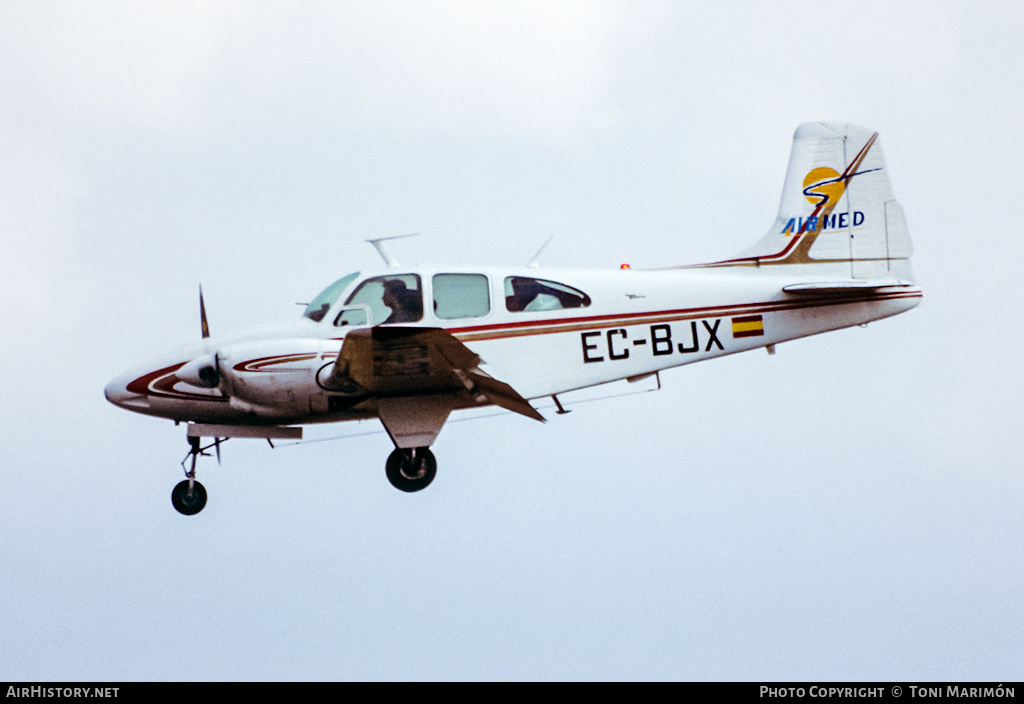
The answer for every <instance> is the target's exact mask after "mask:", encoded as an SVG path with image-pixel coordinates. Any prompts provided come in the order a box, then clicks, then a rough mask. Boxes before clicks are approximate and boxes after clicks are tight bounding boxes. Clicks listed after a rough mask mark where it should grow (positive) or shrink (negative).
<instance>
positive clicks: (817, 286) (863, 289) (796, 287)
mask: <svg viewBox="0 0 1024 704" xmlns="http://www.w3.org/2000/svg"><path fill="white" fill-rule="evenodd" d="M916 288H917V287H916V286H915V285H914V284H910V283H905V282H902V281H858V280H856V279H846V280H841V281H820V282H813V283H802V284H790V285H789V286H783V287H782V290H783V291H785V292H786V293H792V294H794V295H798V296H810V295H819V296H820V295H826V296H856V295H859V294H863V293H869V292H871V291H877V290H879V289H895V290H898V289H916Z"/></svg>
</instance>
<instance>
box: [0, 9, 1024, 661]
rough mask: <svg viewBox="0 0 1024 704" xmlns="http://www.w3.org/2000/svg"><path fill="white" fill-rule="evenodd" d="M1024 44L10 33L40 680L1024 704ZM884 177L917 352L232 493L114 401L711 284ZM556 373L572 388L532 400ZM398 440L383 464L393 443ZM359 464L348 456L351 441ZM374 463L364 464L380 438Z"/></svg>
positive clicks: (585, 29)
mask: <svg viewBox="0 0 1024 704" xmlns="http://www.w3.org/2000/svg"><path fill="white" fill-rule="evenodd" d="M1022 26H1024V9H1022V6H1021V5H1020V4H1019V3H1013V2H978V3H967V4H965V3H954V2H933V1H930V2H904V3H900V4H898V5H897V4H893V3H888V2H870V1H868V2H865V1H863V0H860V1H858V2H842V1H839V2H829V3H820V2H779V3H752V2H751V3H740V2H719V3H713V4H711V3H686V2H568V1H567V2H529V1H524V0H517V2H509V3H504V2H480V1H476V2H433V3H427V2H422V3H421V2H389V3H382V2H345V3H331V2H323V3H316V2H299V3H294V2H292V3H256V2H252V3H247V2H210V1H209V0H202V1H201V2H181V1H180V0H175V2H146V3H129V2H93V3H72V2H12V1H10V0H7V1H4V2H2V3H0V238H2V240H0V241H2V244H3V249H2V254H0V329H2V331H3V342H4V344H3V345H0V366H2V368H3V369H4V370H5V373H4V379H3V382H2V386H0V389H2V390H3V405H2V406H0V414H2V415H0V439H2V440H3V442H2V448H3V449H2V453H3V454H2V456H3V460H2V463H0V471H2V478H3V485H4V491H3V492H0V562H2V564H3V565H4V569H3V570H2V571H0V679H14V680H46V679H52V680H108V679H113V680H136V679H140V680H143V679H156V680H169V679H348V678H354V679H412V678H428V679H432V678H438V679H453V678H471V679H490V678H531V679H534V678H541V679H545V678H551V679H576V678H586V679H618V678H643V679H648V678H668V679H737V680H758V679H782V680H789V679H797V680H818V681H822V680H835V679H867V680H875V679H881V680H887V679H896V680H910V681H914V680H918V681H922V680H936V679H937V680H994V681H1007V680H1010V681H1013V680H1019V679H1020V677H1021V673H1022V665H1024V663H1022V660H1024V658H1022V655H1021V653H1022V652H1024V635H1022V634H1024V599H1022V598H1021V597H1022V591H1021V589H1022V584H1024V562H1022V560H1021V555H1022V554H1024V512H1022V511H1021V506H1022V499H1024V476H1022V472H1021V459H1020V455H1021V440H1020V436H1019V434H1018V433H1019V426H1020V419H1021V398H1022V394H1021V392H1022V380H1021V372H1020V362H1019V360H1020V350H1021V348H1022V343H1024V339H1022V338H1024V332H1022V327H1021V325H1020V324H1019V322H1018V318H1019V311H1018V307H1019V304H1020V303H1021V294H1020V291H1019V279H1020V275H1019V271H1018V269H1019V263H1020V262H1019V257H1020V255H1021V254H1022V251H1024V247H1022V245H1021V240H1020V234H1019V233H1020V215H1019V212H1018V207H1017V201H1018V197H1017V196H1015V195H1014V193H1016V192H1017V188H1018V182H1019V180H1020V175H1019V169H1020V164H1021V163H1022V162H1024V148H1022V147H1024V131H1022V130H1021V129H1020V118H1021V116H1022V112H1024V111H1022V104H1021V98H1020V96H1021V95H1024V90H1022V89H1024V48H1022V44H1021V41H1020V33H1021V28H1022ZM815 119H824V120H841V121H849V122H853V123H857V124H861V125H864V126H867V127H871V128H873V129H876V130H878V131H879V132H880V133H881V136H882V141H883V144H884V148H885V153H886V157H887V162H888V166H889V168H890V173H891V180H892V183H893V187H894V189H895V191H896V194H897V197H898V198H899V199H900V200H901V202H902V203H903V205H904V207H905V209H906V212H907V218H908V222H909V225H910V231H911V235H912V237H913V238H914V243H915V247H916V253H915V257H914V266H915V271H916V274H917V277H918V282H919V283H920V284H921V285H922V286H923V287H924V289H925V293H926V298H925V300H924V303H923V304H922V305H921V306H920V307H918V308H917V309H915V310H913V311H911V312H910V313H908V314H906V315H903V316H899V317H897V318H894V319H889V320H885V321H881V322H878V323H874V324H872V325H870V326H869V327H868V328H867V329H859V328H855V329H853V330H847V331H841V332H837V333H832V334H829V335H825V336H821V337H817V338H812V339H807V340H801V341H796V342H793V343H787V344H785V345H780V346H779V349H778V354H777V355H776V356H774V357H769V356H768V355H766V354H764V353H762V352H757V353H753V352H752V353H748V354H745V355H738V356H735V357H730V358H725V359H722V360H718V361H715V362H711V363H707V364H701V365H696V366H691V367H685V368H682V369H678V370H673V371H670V372H668V373H665V374H663V375H662V382H663V388H662V390H661V391H659V392H657V393H651V394H645V395H639V396H630V397H627V398H622V399H617V400H610V401H603V402H597V403H591V404H586V405H579V406H577V407H575V409H574V411H573V413H571V414H569V415H566V416H552V420H551V421H550V422H549V423H547V424H546V425H543V426H542V425H540V424H537V423H533V422H531V421H529V420H526V419H523V418H520V417H512V416H507V415H506V416H503V417H499V418H490V419H485V420H478V421H473V422H460V423H450V424H449V425H448V426H447V427H446V428H445V429H444V430H443V432H442V433H441V436H440V437H439V439H438V442H437V443H436V445H435V446H434V451H435V453H436V455H437V457H438V461H439V473H438V478H437V480H436V481H435V482H434V484H433V485H432V486H431V487H430V488H429V489H428V490H426V491H424V492H422V493H420V494H415V495H405V494H402V493H400V492H398V491H396V490H394V489H393V488H392V487H391V486H390V484H388V482H387V480H386V478H385V476H384V470H383V464H384V459H385V457H386V456H387V453H388V452H389V451H390V449H391V444H390V441H389V440H388V438H387V436H386V435H384V434H382V433H377V434H370V435H365V436H360V437H356V438H353V439H350V440H343V441H333V442H323V443H314V444H309V445H300V446H296V447H282V448H279V449H277V450H271V449H270V448H269V447H267V445H266V443H262V442H260V441H245V440H235V441H231V442H229V443H228V444H227V445H226V446H225V448H224V462H223V465H222V466H220V467H217V466H216V464H215V462H213V461H206V462H205V463H204V465H202V466H201V467H200V479H202V481H203V482H204V484H205V485H206V487H207V489H208V490H209V492H210V501H209V504H208V506H207V508H206V510H205V511H204V512H203V513H202V514H200V515H199V516H197V517H195V518H191V519H186V518H184V517H182V516H180V515H178V514H177V513H176V512H175V511H174V510H173V509H172V508H171V505H170V491H171V488H172V487H173V485H174V484H175V483H176V482H177V481H179V479H180V478H181V468H180V466H179V464H178V463H179V462H180V460H181V459H182V457H183V456H184V455H185V453H186V451H187V446H186V443H185V437H184V429H183V428H181V427H178V428H175V427H174V426H173V425H172V424H171V423H170V422H167V421H161V420H158V419H153V418H148V417H144V416H139V415H134V414H130V413H127V412H125V411H122V410H120V409H117V408H115V407H114V406H111V405H110V404H108V403H107V402H106V401H105V400H104V398H103V386H104V385H105V384H106V382H107V381H109V380H110V378H112V377H113V376H115V375H116V374H118V373H120V372H122V371H124V370H125V369H126V368H128V367H131V366H133V365H136V364H138V363H141V362H144V361H146V360H147V359H148V358H151V357H153V356H155V355H157V354H159V353H161V352H164V351H167V350H169V349H173V348H174V347H176V346H178V345H180V344H183V343H184V342H187V341H191V340H193V339H196V338H198V336H199V320H198V310H197V308H198V305H197V301H196V291H197V286H198V285H199V283H202V284H203V287H204V291H205V292H206V305H207V310H208V313H209V316H210V324H211V326H212V327H213V329H214V332H215V333H219V332H229V331H234V330H238V329H242V328H245V327H247V326H250V325H254V324H258V323H261V322H266V321H274V320H279V319H282V318H288V317H292V316H297V315H299V313H300V309H299V308H297V307H296V306H295V305H294V303H295V302H296V301H308V300H309V299H310V298H311V297H312V296H313V295H315V293H316V292H317V291H319V290H320V289H321V288H322V287H323V286H325V285H326V284H328V283H330V282H331V281H333V280H334V279H336V278H338V277H340V276H342V275H343V274H346V273H348V272H350V271H355V270H357V269H360V268H364V267H370V266H376V265H377V263H378V261H379V260H378V258H377V255H376V254H375V253H374V252H373V250H372V249H371V248H370V247H369V246H368V245H366V244H364V243H363V240H365V239H367V238H369V237H380V236H387V235H394V234H402V233H407V232H421V233H423V235H422V236H421V237H419V238H415V239H411V240H406V241H404V242H402V243H400V244H399V245H396V248H395V249H396V254H397V255H398V256H399V257H400V258H401V259H402V260H403V262H408V263H413V264H414V263H416V262H425V261H453V262H482V263H511V264H522V263H525V262H527V261H529V259H530V257H531V256H532V255H533V253H534V252H535V251H536V249H537V248H538V247H539V246H540V245H541V244H542V243H543V242H544V240H545V239H547V237H548V236H550V235H555V239H554V241H553V243H552V244H551V246H550V247H549V248H548V249H547V250H546V252H545V255H544V259H543V263H544V264H547V265H550V266H587V267H617V266H618V265H619V264H620V263H622V262H630V263H631V264H632V265H633V266H634V267H645V266H661V265H666V264H684V263H691V262H698V261H707V260H711V259H716V258H723V257H727V256H730V255H732V254H735V253H736V252H738V251H740V250H742V249H744V248H745V247H747V246H748V245H750V244H752V243H753V242H754V241H755V240H756V239H758V238H759V237H760V236H761V235H762V234H763V233H764V231H765V229H766V228H767V227H768V226H769V225H770V224H771V222H772V220H773V218H774V215H775V212H776V209H777V207H778V198H779V193H780V189H781V184H782V177H783V174H784V170H785V167H786V163H787V159H788V154H789V148H790V140H791V137H792V132H793V130H794V128H795V127H796V126H797V125H798V124H800V123H801V122H804V121H807V120H815ZM530 363H532V364H536V365H543V364H544V360H542V359H538V360H531V362H530ZM376 427H378V426H377V425H370V424H367V425H364V426H363V428H362V430H374V429H376ZM332 430H333V429H332ZM336 430H337V431H338V432H342V431H344V430H345V429H344V428H337V429H336Z"/></svg>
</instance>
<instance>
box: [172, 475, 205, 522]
mask: <svg viewBox="0 0 1024 704" xmlns="http://www.w3.org/2000/svg"><path fill="white" fill-rule="evenodd" d="M188 484H189V480H188V479H186V480H185V481H183V482H179V483H178V485H177V486H176V487H174V491H172V492H171V504H173V505H174V508H175V509H176V510H177V511H178V513H181V514H184V515H186V516H194V515H196V514H197V513H199V512H200V511H202V510H203V506H205V505H206V489H205V488H203V485H202V484H200V483H199V482H197V481H195V480H193V481H192V487H191V489H190V488H189V485H188Z"/></svg>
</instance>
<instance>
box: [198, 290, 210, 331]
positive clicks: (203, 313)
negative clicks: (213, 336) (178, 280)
mask: <svg viewBox="0 0 1024 704" xmlns="http://www.w3.org/2000/svg"><path fill="white" fill-rule="evenodd" d="M199 322H200V323H202V326H203V339H204V340H205V339H206V338H208V337H209V336H210V324H209V323H207V322H206V304H205V303H203V285H202V284H199Z"/></svg>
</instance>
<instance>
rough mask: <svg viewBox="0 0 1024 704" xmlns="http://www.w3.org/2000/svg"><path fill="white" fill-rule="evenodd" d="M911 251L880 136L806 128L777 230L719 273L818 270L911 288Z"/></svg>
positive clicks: (800, 133)
mask: <svg viewBox="0 0 1024 704" xmlns="http://www.w3.org/2000/svg"><path fill="white" fill-rule="evenodd" d="M912 250H913V248H912V246H911V242H910V234H909V232H908V230H907V223H906V219H905V217H904V215H903V208H902V206H900V204H899V202H897V201H896V199H895V197H894V196H893V193H892V185H891V184H890V182H889V172H888V170H887V169H886V166H885V157H884V156H883V155H882V146H881V143H880V141H879V139H878V133H877V132H872V131H871V130H868V129H865V128H863V127H857V126H856V125H849V124H843V123H826V122H808V123H805V124H803V125H800V127H798V128H797V130H796V133H795V134H794V135H793V150H792V152H791V153H790V157H789V168H788V170H787V171H786V182H785V185H784V186H783V189H782V201H781V203H780V204H779V214H778V216H777V217H776V219H775V224H774V225H773V226H772V228H771V230H769V231H768V233H767V234H766V235H765V236H764V237H763V238H762V239H761V240H760V241H759V242H758V243H757V244H756V245H754V247H752V248H751V249H749V250H747V251H746V252H744V253H743V254H741V255H740V256H739V257H737V258H736V259H730V260H728V261H725V262H718V263H717V265H718V266H722V265H725V266H728V265H743V264H747V265H749V264H755V265H758V266H764V265H798V266H813V269H812V271H814V272H815V273H818V274H822V273H825V272H828V273H829V274H830V275H831V276H833V277H837V278H839V277H841V278H849V279H860V280H864V279H869V280H876V279H882V280H894V281H899V282H901V283H912V281H913V275H912V273H911V270H910V261H909V260H910V255H911V252H912ZM712 266H714V265H712Z"/></svg>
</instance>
